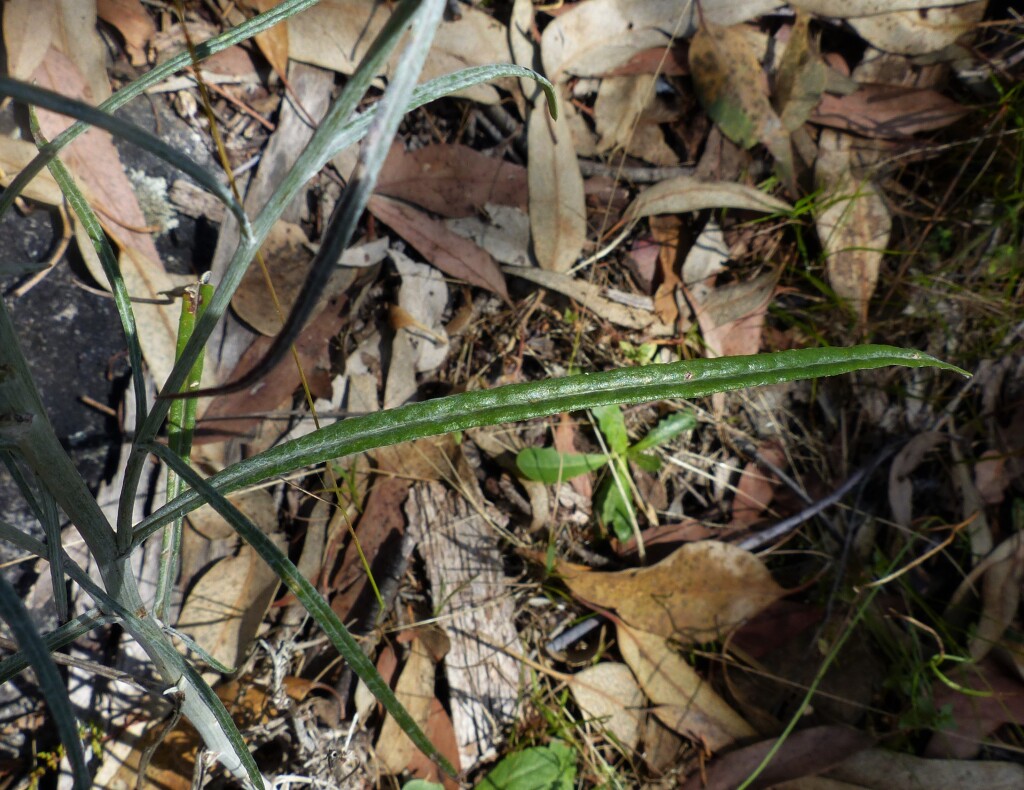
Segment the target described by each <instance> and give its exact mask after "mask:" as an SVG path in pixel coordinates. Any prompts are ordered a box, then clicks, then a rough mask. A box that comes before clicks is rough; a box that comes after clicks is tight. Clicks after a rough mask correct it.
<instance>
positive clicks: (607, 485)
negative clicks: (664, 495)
mask: <svg viewBox="0 0 1024 790" xmlns="http://www.w3.org/2000/svg"><path fill="white" fill-rule="evenodd" d="M611 469H612V473H611V474H610V475H608V477H607V478H605V481H604V483H602V485H601V487H600V488H599V489H598V492H597V496H596V497H594V500H595V503H596V504H597V513H598V518H599V519H600V520H601V523H602V524H604V525H605V527H607V528H610V529H611V530H612V532H614V533H615V537H617V538H618V539H619V540H621V541H627V540H629V539H630V538H631V537H633V523H634V522H635V521H636V512H635V510H634V509H633V497H632V494H631V493H630V487H629V480H628V474H629V471H628V470H627V469H626V468H625V462H624V461H623V460H622V459H621V458H617V459H615V463H613V464H612V465H611Z"/></svg>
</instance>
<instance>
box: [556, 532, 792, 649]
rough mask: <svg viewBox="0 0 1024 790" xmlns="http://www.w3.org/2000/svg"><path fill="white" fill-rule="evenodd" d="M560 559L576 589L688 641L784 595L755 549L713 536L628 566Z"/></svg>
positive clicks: (714, 634) (711, 634) (714, 635)
mask: <svg viewBox="0 0 1024 790" xmlns="http://www.w3.org/2000/svg"><path fill="white" fill-rule="evenodd" d="M579 567H580V566H567V565H560V566H558V567H557V570H558V572H559V574H560V575H561V576H562V577H563V578H564V580H565V583H566V585H567V586H568V587H569V589H570V590H571V591H572V593H573V594H574V595H576V596H578V597H579V598H581V599H582V600H584V601H586V602H588V603H590V604H593V605H595V606H599V607H603V608H606V609H614V610H615V611H616V612H618V615H619V616H620V617H621V618H622V619H623V620H624V621H625V622H627V623H628V624H629V625H630V626H633V627H635V628H640V629H643V630H644V631H649V632H651V633H654V634H658V635H660V636H663V637H665V638H666V639H667V638H671V639H675V640H678V641H681V642H684V643H691V642H706V641H710V640H714V639H718V638H720V637H721V636H722V635H723V634H725V633H727V632H728V631H729V630H731V629H733V628H735V627H736V626H738V625H740V624H741V623H743V622H745V621H746V620H748V619H750V618H751V617H753V616H754V615H756V614H757V613H758V612H760V611H761V610H762V609H765V608H766V607H767V606H769V605H770V604H772V603H773V602H774V601H776V600H778V599H779V598H781V597H782V596H783V595H785V590H783V589H782V587H780V586H779V585H778V584H777V583H776V582H775V580H774V579H773V578H772V576H771V573H770V572H769V571H768V569H767V568H766V567H765V566H764V564H763V563H762V562H761V560H759V559H758V558H757V557H755V556H754V555H753V554H751V553H749V552H746V551H743V550H742V549H738V548H736V547H734V546H731V545H730V544H728V543H721V542H718V541H713V540H706V541H701V542H700V543H691V544H687V545H685V546H681V547H680V548H678V549H676V550H675V551H674V552H672V553H671V554H670V555H669V556H668V557H666V558H665V559H663V560H661V562H659V563H657V564H655V565H651V566H649V567H646V568H639V569H636V570H628V571H615V572H602V571H581V570H580V569H579Z"/></svg>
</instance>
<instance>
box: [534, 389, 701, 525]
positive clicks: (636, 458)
mask: <svg viewBox="0 0 1024 790" xmlns="http://www.w3.org/2000/svg"><path fill="white" fill-rule="evenodd" d="M592 414H593V415H594V418H595V419H596V420H597V428H598V430H600V431H601V435H602V436H603V437H604V441H605V445H606V446H607V448H608V452H607V453H560V452H559V451H558V450H556V449H555V448H553V447H529V448H527V449H525V450H523V451H522V452H520V453H519V455H517V456H516V466H518V467H519V471H520V472H521V473H522V474H523V476H524V477H526V478H528V479H530V480H539V481H540V482H542V483H558V482H561V481H563V480H571V479H572V478H574V477H579V476H580V475H585V474H586V473H587V472H593V471H596V470H598V469H601V468H602V467H604V466H607V467H608V470H609V474H608V476H607V477H606V478H605V479H604V482H602V483H601V487H600V488H599V489H598V491H597V494H596V495H595V497H594V504H595V505H596V509H597V513H598V518H599V519H600V521H601V523H602V524H603V525H605V526H606V527H610V528H611V530H612V531H613V532H614V533H615V536H616V537H617V538H618V539H619V540H629V538H630V536H632V534H633V524H634V523H636V510H635V504H634V502H633V491H634V490H635V489H634V487H633V486H632V485H630V480H629V462H630V461H632V462H633V463H634V464H636V465H637V466H638V467H640V468H641V469H643V470H644V471H645V472H650V473H652V474H653V473H655V472H657V471H658V470H659V469H661V459H660V458H658V456H656V455H654V454H652V453H649V452H647V451H648V450H650V449H652V448H654V447H657V446H658V445H662V444H665V443H666V442H670V441H671V440H672V439H674V438H675V437H677V436H678V435H679V434H681V433H682V432H683V431H688V430H690V429H692V428H693V427H694V426H695V425H696V424H697V420H696V419H695V418H694V416H693V415H692V414H690V413H689V412H677V413H676V414H672V415H670V416H668V417H666V418H665V419H664V420H662V421H661V422H659V423H658V424H657V425H655V426H654V429H653V430H652V431H651V432H650V433H648V434H647V435H646V436H645V437H644V438H643V439H641V440H640V441H638V442H637V443H636V444H634V445H630V443H629V434H628V433H627V432H626V421H625V420H624V419H623V416H622V409H621V408H620V407H618V406H600V407H598V408H596V409H593V410H592Z"/></svg>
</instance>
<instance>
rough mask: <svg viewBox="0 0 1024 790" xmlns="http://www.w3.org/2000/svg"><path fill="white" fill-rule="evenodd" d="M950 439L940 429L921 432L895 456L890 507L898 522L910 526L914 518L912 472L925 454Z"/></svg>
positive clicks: (891, 469)
mask: <svg viewBox="0 0 1024 790" xmlns="http://www.w3.org/2000/svg"><path fill="white" fill-rule="evenodd" d="M946 441H948V439H947V437H946V436H945V435H944V434H942V433H939V432H938V431H928V432H926V433H921V434H918V435H917V436H915V437H914V438H913V439H911V440H910V441H909V442H907V444H906V445H904V447H903V448H902V449H901V450H900V451H899V452H898V453H897V454H896V457H895V458H893V461H892V466H890V467H889V509H890V510H891V511H892V518H893V521H895V522H896V523H897V524H900V525H902V526H904V527H909V526H910V525H911V522H912V521H913V518H914V483H913V481H912V480H911V479H910V475H911V473H912V472H913V471H914V470H915V469H917V467H919V466H920V465H921V462H922V461H924V459H925V456H927V455H928V453H930V452H931V451H932V450H934V449H935V448H936V447H938V446H939V445H940V444H944V443H945V442H946Z"/></svg>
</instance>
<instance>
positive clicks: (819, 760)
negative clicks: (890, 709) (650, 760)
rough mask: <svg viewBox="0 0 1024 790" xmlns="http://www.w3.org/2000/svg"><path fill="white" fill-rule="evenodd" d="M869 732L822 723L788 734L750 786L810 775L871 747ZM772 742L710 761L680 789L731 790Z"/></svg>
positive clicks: (746, 775) (763, 754) (767, 785)
mask: <svg viewBox="0 0 1024 790" xmlns="http://www.w3.org/2000/svg"><path fill="white" fill-rule="evenodd" d="M872 742H873V739H872V738H871V736H870V735H868V734H867V733H865V732H861V731H860V730H855V729H853V728H852V727H843V726H839V725H824V726H820V727H810V728H808V729H806V730H801V731H799V732H795V733H793V734H791V735H790V736H789V737H788V738H786V740H785V741H783V743H782V745H781V747H780V748H779V749H778V751H777V752H776V753H775V755H774V756H773V757H772V759H771V762H769V763H768V765H767V767H766V768H765V769H764V771H762V772H761V773H760V775H759V776H758V778H757V780H756V782H755V783H754V784H752V785H750V786H751V787H757V788H767V787H774V786H776V785H779V784H780V783H782V782H789V781H792V780H794V779H800V778H801V777H805V776H814V775H816V774H819V773H822V772H823V771H826V770H828V769H829V768H831V767H833V766H835V765H838V764H839V763H842V762H843V761H844V760H847V759H848V758H849V757H850V755H852V754H856V753H857V752H860V751H862V750H864V749H867V748H869V747H870V746H871V744H872ZM775 745H776V739H775V738H770V739H769V740H765V741H760V742H759V743H754V744H751V745H750V746H745V747H743V748H742V749H736V750H735V751H732V752H729V753H728V754H725V755H722V756H721V757H719V758H718V759H716V760H714V761H713V762H712V763H711V765H709V766H708V768H707V774H706V776H705V775H702V774H693V775H692V776H691V777H690V779H689V780H688V781H687V782H686V784H684V785H683V790H732V789H733V788H735V787H739V786H740V785H741V784H743V782H744V780H745V779H746V778H747V777H748V776H750V775H751V774H752V773H753V772H754V771H755V770H756V769H757V767H758V766H759V765H760V764H761V761H762V760H763V759H764V757H765V755H767V754H768V752H769V750H771V749H773V748H774V747H775Z"/></svg>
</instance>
